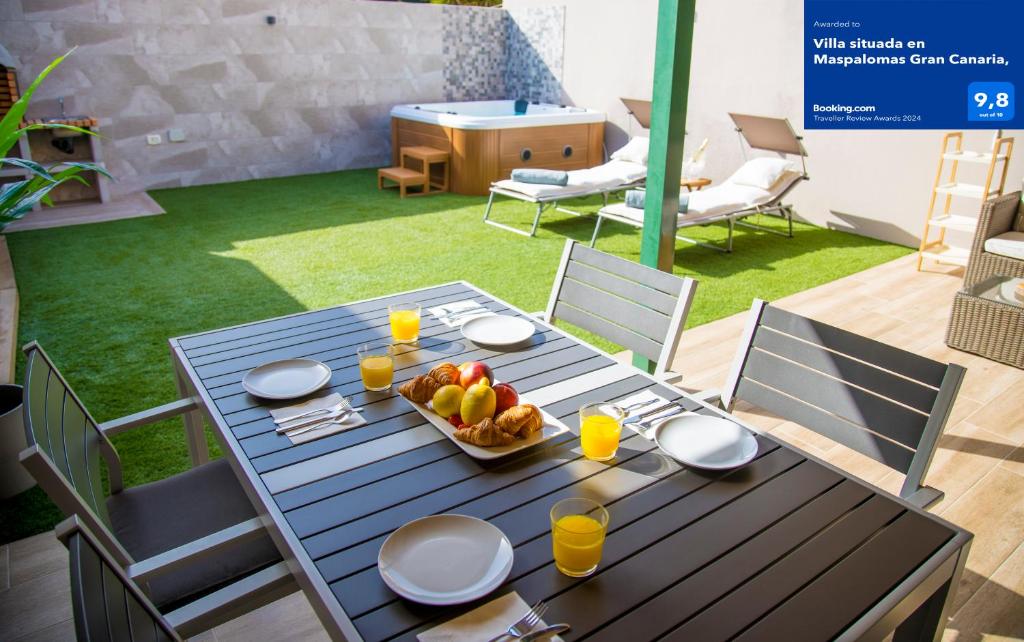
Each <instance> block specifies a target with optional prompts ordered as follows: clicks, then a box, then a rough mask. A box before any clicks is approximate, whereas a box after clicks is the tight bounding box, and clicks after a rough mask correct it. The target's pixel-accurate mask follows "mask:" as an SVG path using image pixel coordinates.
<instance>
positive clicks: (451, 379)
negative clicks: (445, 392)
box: [427, 361, 462, 386]
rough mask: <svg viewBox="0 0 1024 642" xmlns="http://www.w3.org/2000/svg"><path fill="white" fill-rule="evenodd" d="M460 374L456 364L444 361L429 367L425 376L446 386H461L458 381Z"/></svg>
mask: <svg viewBox="0 0 1024 642" xmlns="http://www.w3.org/2000/svg"><path fill="white" fill-rule="evenodd" d="M460 374H462V373H460V372H459V368H458V366H456V365H455V364H454V363H449V362H447V361H445V362H444V363H439V364H437V365H436V366H434V367H433V368H431V369H430V372H428V373H427V376H429V377H432V378H433V379H434V380H435V381H437V382H438V383H439V384H441V385H442V386H447V385H451V384H455V385H457V386H461V385H462V384H460V383H459V375H460Z"/></svg>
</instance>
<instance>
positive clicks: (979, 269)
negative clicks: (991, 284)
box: [964, 191, 1024, 287]
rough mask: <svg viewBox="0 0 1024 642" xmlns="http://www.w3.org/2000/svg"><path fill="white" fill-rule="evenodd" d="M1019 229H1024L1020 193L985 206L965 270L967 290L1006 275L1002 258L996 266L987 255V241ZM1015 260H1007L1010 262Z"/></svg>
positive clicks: (990, 201) (983, 205) (1023, 207)
mask: <svg viewBox="0 0 1024 642" xmlns="http://www.w3.org/2000/svg"><path fill="white" fill-rule="evenodd" d="M1018 226H1024V204H1022V202H1021V192H1019V191H1017V192H1012V193H1010V194H1003V195H1002V196H996V197H994V198H990V199H988V200H987V201H985V202H984V203H983V204H982V206H981V213H980V214H979V215H978V227H977V230H976V231H975V232H974V241H973V242H972V243H971V254H970V257H969V258H968V261H967V269H966V270H964V287H970V286H972V285H974V284H975V283H979V282H981V281H984V280H985V279H987V278H989V277H992V276H995V275H997V274H1007V271H1006V270H1005V263H1004V261H1003V260H1000V259H1002V258H1003V257H996V261H995V262H994V261H993V260H992V259H991V257H992V255H990V254H987V253H986V252H985V241H987V240H989V239H990V238H992V237H993V236H998V235H1000V234H1005V233H1006V232H1010V231H1013V230H1015V229H1017V227H1018ZM1022 231H1024V228H1022ZM1012 260H1013V259H1007V261H1012Z"/></svg>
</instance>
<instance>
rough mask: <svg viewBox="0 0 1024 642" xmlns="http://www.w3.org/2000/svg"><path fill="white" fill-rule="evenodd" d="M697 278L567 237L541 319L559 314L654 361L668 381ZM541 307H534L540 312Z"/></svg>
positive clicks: (549, 319) (657, 371) (671, 380)
mask: <svg viewBox="0 0 1024 642" xmlns="http://www.w3.org/2000/svg"><path fill="white" fill-rule="evenodd" d="M696 289H697V281H695V280H694V279H691V278H689V277H678V276H675V275H673V274H668V273H666V272H661V271H659V270H655V269H653V268H649V267H647V266H645V265H640V264H638V263H634V262H632V261H627V260H626V259H622V258H619V257H617V256H612V255H611V254H605V253H604V252H599V251H598V250H595V249H592V248H589V247H587V246H586V245H582V244H580V243H577V242H576V241H574V240H572V239H568V240H567V241H566V242H565V249H564V250H563V251H562V260H561V263H560V264H559V266H558V272H557V273H556V274H555V283H554V286H553V287H552V288H551V297H550V298H549V299H548V307H547V310H545V311H544V313H543V319H544V320H545V321H547V322H548V323H553V322H554V321H555V320H556V319H562V320H564V321H567V322H569V323H571V324H573V325H575V326H577V327H579V328H582V329H584V330H587V331H589V332H593V333H594V334H597V335H599V336H601V337H604V338H605V339H608V340H609V341H614V342H615V343H617V344H619V345H621V346H624V347H626V348H628V349H630V350H632V351H633V352H634V353H635V354H639V355H641V356H643V357H646V358H647V359H649V360H650V361H652V362H654V364H655V368H654V372H653V374H654V375H655V376H656V377H659V378H660V379H662V380H663V381H665V382H666V383H676V382H678V381H679V380H680V379H681V378H682V377H681V376H680V375H678V374H673V373H670V372H669V368H671V367H672V360H673V359H674V358H675V356H676V350H678V348H679V338H680V335H681V334H682V332H683V327H684V326H685V325H686V317H687V315H689V313H690V305H691V304H692V303H693V294H694V292H695V291H696ZM540 314H541V313H538V315H540Z"/></svg>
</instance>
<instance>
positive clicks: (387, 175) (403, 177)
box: [377, 167, 427, 198]
mask: <svg viewBox="0 0 1024 642" xmlns="http://www.w3.org/2000/svg"><path fill="white" fill-rule="evenodd" d="M385 179H387V180H389V181H391V182H392V183H396V185H395V186H396V187H398V194H399V196H401V197H402V198H405V196H406V194H416V192H408V191H407V189H408V188H409V187H422V188H423V191H422V192H418V193H419V194H424V193H426V190H427V186H426V183H427V177H426V176H424V175H423V174H422V173H420V172H417V171H416V170H414V169H406V168H404V167H382V168H380V169H378V170H377V189H384V180H385Z"/></svg>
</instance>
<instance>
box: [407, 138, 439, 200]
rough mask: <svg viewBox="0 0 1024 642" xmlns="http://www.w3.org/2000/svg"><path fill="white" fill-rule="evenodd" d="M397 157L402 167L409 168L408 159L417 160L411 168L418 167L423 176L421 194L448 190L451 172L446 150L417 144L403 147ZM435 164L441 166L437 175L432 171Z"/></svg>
mask: <svg viewBox="0 0 1024 642" xmlns="http://www.w3.org/2000/svg"><path fill="white" fill-rule="evenodd" d="M399 158H400V159H401V160H400V164H401V166H402V167H404V168H409V162H408V160H409V159H412V160H415V161H417V163H418V164H417V163H413V166H414V167H413V168H416V167H418V168H419V170H420V172H421V173H422V174H423V176H424V178H425V182H424V187H423V192H422V193H423V194H434V193H437V192H447V191H448V189H449V188H448V184H449V181H450V174H451V168H450V166H449V163H448V152H446V151H444V150H443V149H436V148H434V147H426V146H424V145H417V146H413V147H403V148H402V149H401V152H400V154H399ZM435 165H440V166H441V168H440V169H441V171H440V172H438V173H437V174H438V175H437V176H435V173H434V171H433V169H434V166H435Z"/></svg>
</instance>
